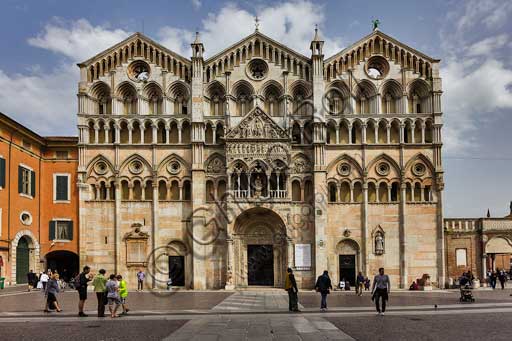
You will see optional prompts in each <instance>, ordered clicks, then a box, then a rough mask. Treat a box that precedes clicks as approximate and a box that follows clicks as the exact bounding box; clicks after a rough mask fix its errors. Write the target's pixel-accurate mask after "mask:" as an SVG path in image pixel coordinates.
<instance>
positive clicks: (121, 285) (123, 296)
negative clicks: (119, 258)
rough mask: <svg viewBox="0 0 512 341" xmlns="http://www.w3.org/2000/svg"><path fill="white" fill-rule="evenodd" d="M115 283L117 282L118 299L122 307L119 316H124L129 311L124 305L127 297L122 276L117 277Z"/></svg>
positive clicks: (126, 289)
mask: <svg viewBox="0 0 512 341" xmlns="http://www.w3.org/2000/svg"><path fill="white" fill-rule="evenodd" d="M117 281H118V282H119V298H120V299H121V305H122V307H123V312H122V313H121V315H126V314H128V312H129V311H130V309H128V306H127V305H126V298H127V297H128V288H127V287H126V281H125V280H124V279H123V276H121V275H117Z"/></svg>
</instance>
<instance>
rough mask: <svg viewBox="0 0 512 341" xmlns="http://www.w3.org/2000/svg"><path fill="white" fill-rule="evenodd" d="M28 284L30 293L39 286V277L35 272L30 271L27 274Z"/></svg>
mask: <svg viewBox="0 0 512 341" xmlns="http://www.w3.org/2000/svg"><path fill="white" fill-rule="evenodd" d="M27 284H28V289H27V290H28V291H30V290H32V289H33V288H35V286H36V285H37V276H36V274H35V273H34V271H32V270H30V271H29V272H28V273H27Z"/></svg>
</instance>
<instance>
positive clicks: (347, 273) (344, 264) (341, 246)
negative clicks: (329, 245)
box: [336, 239, 361, 286]
mask: <svg viewBox="0 0 512 341" xmlns="http://www.w3.org/2000/svg"><path fill="white" fill-rule="evenodd" d="M336 253H337V254H338V257H337V262H338V271H337V275H338V281H337V282H338V283H339V281H341V280H342V279H345V280H346V281H349V282H350V286H355V284H356V276H357V272H358V271H361V270H360V269H361V265H360V264H361V260H360V258H361V252H360V248H359V245H358V244H357V242H356V241H355V240H353V239H343V240H342V241H340V242H339V243H338V245H337V246H336Z"/></svg>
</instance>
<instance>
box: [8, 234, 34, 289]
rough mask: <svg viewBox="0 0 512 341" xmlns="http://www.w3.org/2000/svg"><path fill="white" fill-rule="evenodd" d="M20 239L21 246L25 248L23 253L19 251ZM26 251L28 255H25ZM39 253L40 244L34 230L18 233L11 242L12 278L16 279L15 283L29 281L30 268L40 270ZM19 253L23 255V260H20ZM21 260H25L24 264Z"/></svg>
mask: <svg viewBox="0 0 512 341" xmlns="http://www.w3.org/2000/svg"><path fill="white" fill-rule="evenodd" d="M20 240H21V243H22V245H20V247H21V248H23V251H22V252H23V254H22V253H20V252H18V245H19V244H20ZM20 251H21V250H20ZM25 252H26V253H28V256H25ZM39 254H40V246H39V243H38V242H37V238H36V236H34V234H33V233H32V231H30V230H21V231H19V232H18V233H16V235H15V236H14V238H13V240H12V242H11V255H12V267H11V278H12V280H13V282H14V280H16V281H15V282H14V283H13V284H19V283H27V273H28V271H29V270H33V271H34V272H35V273H37V272H39ZM18 255H20V256H22V255H23V256H22V257H24V258H23V260H22V259H19V260H18ZM21 262H23V264H22V263H21ZM18 267H19V269H18Z"/></svg>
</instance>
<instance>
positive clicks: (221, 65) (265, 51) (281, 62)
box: [204, 38, 311, 82]
mask: <svg viewBox="0 0 512 341" xmlns="http://www.w3.org/2000/svg"><path fill="white" fill-rule="evenodd" d="M253 57H259V58H262V59H265V60H267V61H268V62H271V63H274V64H275V65H276V66H281V68H282V69H283V70H286V71H288V72H289V73H290V74H293V75H295V76H298V77H300V78H301V79H305V80H306V81H309V80H310V79H311V67H310V65H309V61H308V60H307V59H306V58H304V57H302V58H301V57H300V56H298V55H297V54H295V53H293V52H291V51H288V50H286V49H283V48H280V47H278V46H275V45H274V44H271V43H269V42H267V41H260V39H257V38H256V39H254V40H252V41H248V42H246V43H245V44H244V45H242V46H240V47H238V48H236V49H235V50H232V51H230V52H228V53H224V54H222V55H219V56H213V57H212V58H210V59H209V60H207V61H206V62H205V76H204V78H205V79H204V80H205V81H206V82H210V81H211V80H213V79H215V78H216V77H223V76H224V74H225V72H228V71H232V70H233V69H234V68H235V67H239V66H240V64H244V63H246V62H247V61H248V60H250V59H251V58H253Z"/></svg>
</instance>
